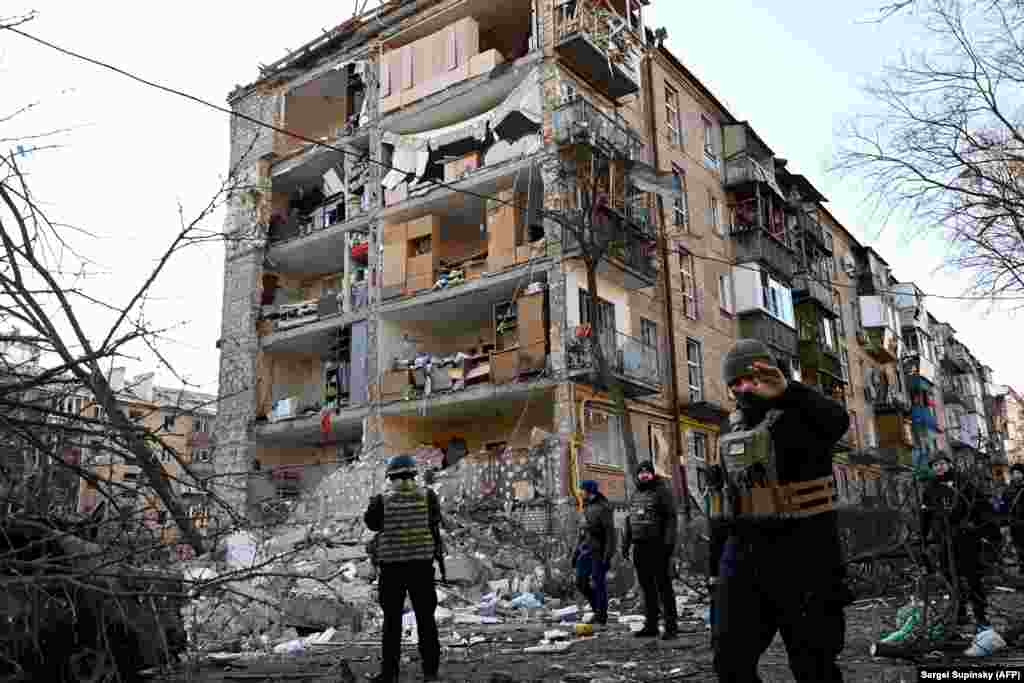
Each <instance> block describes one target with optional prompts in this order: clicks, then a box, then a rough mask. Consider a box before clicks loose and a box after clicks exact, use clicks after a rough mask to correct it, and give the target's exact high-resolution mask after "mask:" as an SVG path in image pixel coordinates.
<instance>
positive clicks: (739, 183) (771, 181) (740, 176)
mask: <svg viewBox="0 0 1024 683" xmlns="http://www.w3.org/2000/svg"><path fill="white" fill-rule="evenodd" d="M755 183H764V184H765V185H767V186H768V187H770V188H771V189H772V190H774V191H775V193H776V194H778V196H779V197H782V196H784V195H783V194H782V189H781V188H780V187H779V185H778V183H777V182H776V180H775V169H774V167H772V168H769V167H768V166H767V165H765V164H762V163H761V162H759V161H757V160H755V159H754V158H753V157H751V156H749V155H747V154H740V155H739V156H735V157H732V158H731V159H727V160H726V162H725V187H726V188H728V189H737V188H741V187H743V186H746V185H752V184H755Z"/></svg>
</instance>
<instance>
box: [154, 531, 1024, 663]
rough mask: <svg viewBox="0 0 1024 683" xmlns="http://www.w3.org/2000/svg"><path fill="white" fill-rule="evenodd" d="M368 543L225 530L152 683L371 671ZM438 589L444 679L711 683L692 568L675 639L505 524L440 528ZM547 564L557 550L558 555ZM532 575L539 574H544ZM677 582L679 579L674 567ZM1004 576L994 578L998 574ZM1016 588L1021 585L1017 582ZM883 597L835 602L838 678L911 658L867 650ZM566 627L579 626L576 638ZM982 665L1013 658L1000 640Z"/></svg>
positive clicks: (633, 605)
mask: <svg viewBox="0 0 1024 683" xmlns="http://www.w3.org/2000/svg"><path fill="white" fill-rule="evenodd" d="M367 538H368V536H367V535H366V533H365V530H364V529H362V528H361V525H360V524H358V523H353V524H351V525H348V526H345V525H337V524H336V525H332V526H329V527H321V526H318V525H313V526H309V527H295V528H292V529H290V530H285V531H279V532H277V533H275V534H273V535H271V536H269V537H267V538H262V539H257V538H255V537H246V536H245V535H239V537H238V538H236V539H235V540H234V542H233V543H228V544H227V545H228V550H227V552H226V554H225V556H223V557H218V558H216V559H214V558H200V559H199V560H197V561H195V562H193V563H191V564H189V565H188V566H187V567H186V580H187V581H189V583H190V585H191V586H193V589H192V590H193V592H192V599H191V601H190V603H189V604H188V605H187V606H186V607H185V608H184V610H183V614H182V616H183V619H184V622H185V629H186V630H187V632H188V633H189V654H188V655H187V656H185V657H183V661H182V662H181V663H179V665H178V666H176V667H175V669H174V670H173V671H164V672H149V675H150V678H153V679H156V680H162V681H176V682H177V681H239V680H245V681H341V682H343V683H353V682H354V681H363V680H366V678H367V677H368V676H370V675H372V674H374V673H376V672H377V671H378V670H379V667H380V663H379V659H378V657H379V652H380V626H381V613H380V609H379V607H378V605H377V601H376V584H375V581H374V572H373V568H372V566H371V565H370V563H369V561H368V559H367V557H366V552H365V547H364V544H365V542H366V540H367ZM447 539H448V541H449V546H448V548H449V553H448V557H447V569H448V579H449V580H450V583H448V584H445V585H444V586H438V609H437V612H436V618H437V621H438V625H439V629H440V633H441V641H442V649H443V653H442V679H443V680H447V681H457V682H460V683H461V682H465V683H469V682H494V683H497V682H502V681H551V682H556V681H557V682H562V683H585V682H591V683H612V682H627V681H629V682H639V681H652V682H653V681H711V680H714V675H713V673H712V665H711V652H710V640H709V635H708V631H707V628H706V626H705V612H706V608H707V602H708V601H707V596H706V594H705V593H704V592H703V589H702V588H701V586H700V583H701V581H700V579H699V577H694V579H693V581H685V580H680V581H677V596H678V600H677V603H678V607H679V613H680V617H681V621H680V627H681V631H682V633H681V635H680V637H679V638H678V639H676V640H674V641H667V642H663V641H660V640H647V639H644V640H640V639H637V638H635V637H633V635H632V631H633V630H636V629H639V628H640V626H641V623H642V621H643V619H642V616H641V614H642V609H641V604H640V600H639V598H638V596H637V595H636V594H635V592H634V590H635V586H634V583H635V580H634V577H633V574H632V571H631V568H630V566H629V565H628V564H624V563H622V561H621V560H618V559H617V560H616V563H615V564H614V565H613V568H612V572H611V573H610V574H609V588H610V593H611V595H613V596H614V597H613V599H612V603H611V609H610V614H609V616H610V623H609V625H608V626H605V627H592V633H591V632H590V629H589V628H588V627H586V626H584V627H582V628H580V629H577V625H578V624H587V623H588V622H589V619H590V618H591V617H592V614H590V613H589V612H588V611H587V609H586V608H585V605H584V604H583V602H582V601H580V600H579V599H578V596H577V595H576V594H575V593H574V591H573V589H572V577H571V571H570V568H569V566H568V558H567V553H566V552H565V549H564V548H552V547H550V546H548V545H544V544H543V543H538V542H537V540H536V539H532V540H531V539H530V538H529V537H527V536H524V535H523V534H522V533H521V532H520V531H517V530H516V529H515V528H513V527H512V526H509V525H508V524H506V523H504V522H502V523H498V522H496V521H495V520H494V518H493V517H491V518H489V519H488V520H487V521H473V520H472V519H471V518H469V517H461V518H459V519H455V520H453V521H452V523H451V525H450V527H449V528H448V529H447ZM558 558H562V559H558ZM545 569H546V570H545ZM683 578H685V575H683ZM1000 580H1004V581H1005V580H1008V579H1005V578H1004V579H1000ZM1021 585H1024V582H1021ZM890 588H891V589H892V595H893V597H891V598H880V599H872V600H861V601H858V602H856V603H854V604H853V605H851V606H850V607H849V608H848V610H847V623H848V630H847V638H846V649H845V651H844V652H843V655H842V657H841V661H840V664H841V666H842V668H843V670H844V672H845V674H846V676H845V679H846V681H848V682H864V683H867V682H868V681H871V682H872V683H875V682H879V681H881V682H887V681H893V682H895V681H915V680H917V677H916V670H915V667H914V665H913V664H910V663H908V662H903V661H899V660H892V659H881V658H874V657H872V656H871V655H870V654H869V648H870V646H871V644H872V643H874V642H877V640H878V639H879V638H880V637H881V636H883V635H885V634H887V633H890V632H892V631H893V630H895V628H896V626H897V625H896V623H895V621H896V620H895V616H896V612H897V610H898V609H899V608H900V607H901V606H902V605H903V604H904V603H905V602H906V601H907V597H906V596H907V595H909V587H907V586H902V587H901V586H890ZM990 592H991V596H992V609H991V616H992V620H993V625H994V626H995V628H996V629H997V630H998V631H1004V632H1005V629H1006V628H1007V627H1008V626H1009V625H1011V624H1021V623H1024V590H1022V589H1021V586H1017V587H1016V589H1015V588H1010V587H1007V586H998V585H992V586H990ZM404 622H405V623H404V626H405V632H404V636H403V652H404V654H403V664H402V669H403V674H402V676H403V677H402V679H401V680H402V681H418V680H420V679H421V676H420V667H419V654H418V652H417V648H416V629H415V622H414V617H413V615H412V614H411V612H409V613H407V614H406V615H405V617H404ZM577 631H579V633H578V632H577ZM967 644H968V642H967V641H966V640H964V642H963V643H962V644H960V645H959V647H951V648H949V649H948V650H947V651H946V652H945V653H933V654H931V655H929V656H928V657H927V658H926V663H930V664H942V663H946V664H952V663H959V662H968V661H971V662H973V663H980V662H981V661H982V660H967V658H965V657H963V656H962V654H961V653H962V651H963V649H964V648H965V647H966V646H967ZM983 663H985V664H991V665H998V664H1000V663H1002V664H1013V665H1024V651H1022V648H1020V647H1017V646H1015V645H1014V644H1011V645H1010V647H1007V648H1006V649H1004V650H1001V651H999V652H997V653H995V654H994V655H993V656H991V657H988V658H986V659H984V660H983ZM761 675H762V679H763V680H764V681H791V680H792V677H791V676H790V674H789V670H788V666H787V661H786V654H785V650H784V648H783V646H782V643H781V640H779V639H776V641H775V642H774V643H773V644H772V646H771V648H770V649H769V651H768V652H767V653H766V655H765V656H764V658H763V659H762V661H761Z"/></svg>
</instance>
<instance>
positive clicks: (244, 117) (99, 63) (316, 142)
mask: <svg viewBox="0 0 1024 683" xmlns="http://www.w3.org/2000/svg"><path fill="white" fill-rule="evenodd" d="M0 28H3V29H6V30H8V31H11V32H13V33H16V34H18V35H20V36H22V37H24V38H28V39H29V40H32V41H34V42H36V43H39V44H40V45H43V46H45V47H48V48H50V49H52V50H56V51H57V52H60V53H61V54H64V55H67V56H69V57H73V58H75V59H78V60H81V61H84V62H88V63H89V64H93V65H94V66H98V67H100V68H103V69H107V70H110V71H113V72H115V73H117V74H119V75H121V76H123V77H125V78H129V79H131V80H133V81H136V82H138V83H142V84H143V85H146V86H149V87H151V88H156V89H157V90H161V91H163V92H166V93H169V94H171V95H177V96H178V97H183V98H185V99H187V100H191V101H193V102H195V103H197V104H200V105H203V106H205V107H208V108H210V109H213V110H215V111H218V112H220V113H223V114H227V115H229V116H234V117H237V118H239V119H242V120H244V121H247V122H249V123H252V124H253V125H256V126H259V127H261V128H266V129H268V130H272V131H274V132H277V133H281V134H282V135H288V136H290V137H293V138H296V139H298V140H302V141H303V142H308V143H310V144H313V145H317V146H319V147H324V148H326V149H329V150H331V151H334V152H338V153H339V154H342V155H345V156H351V157H355V158H358V159H360V160H365V161H367V162H369V163H371V164H373V165H375V166H378V167H380V168H382V169H385V170H388V171H399V172H400V173H405V174H411V173H413V171H409V170H406V169H401V168H396V167H395V166H393V165H390V164H385V163H384V162H382V161H378V160H376V159H372V158H371V157H370V156H369V155H368V154H356V153H354V152H349V151H347V150H345V149H342V148H340V147H335V146H334V145H331V144H328V143H326V142H323V141H322V140H314V139H313V138H309V137H306V136H304V135H301V134H299V133H296V132H294V131H290V130H287V129H285V128H281V127H279V126H275V125H273V124H270V123H266V122H265V121H260V120H259V119H256V118H253V117H251V116H248V115H246V114H242V113H240V112H236V111H232V110H231V109H228V108H226V107H222V106H220V105H217V104H214V103H212V102H210V101H208V100H205V99H203V98H201V97H198V96H196V95H192V94H190V93H187V92H184V91H182V90H178V89H176V88H172V87H170V86H166V85H163V84H160V83H157V82H155V81H152V80H149V79H146V78H143V77H141V76H138V75H136V74H133V73H131V72H129V71H126V70H125V69H122V68H120V67H117V66H114V65H112V64H108V63H106V62H104V61H102V60H99V59H96V58H93V57H89V56H87V55H83V54H81V53H79V52H75V51H73V50H70V49H68V48H65V47H61V46H60V45H57V44H55V43H52V42H50V41H47V40H44V39H43V38H39V37H38V36H34V35H32V34H30V33H28V32H26V31H23V30H21V29H19V28H15V27H14V26H3V27H0ZM423 180H424V181H425V182H427V183H429V184H431V185H434V186H436V187H443V188H445V189H448V190H451V191H453V192H457V193H460V194H464V195H468V196H472V197H476V198H477V199H482V200H485V201H491V202H495V203H498V204H503V205H505V206H511V207H513V208H518V209H522V208H523V207H521V206H519V205H518V204H516V203H515V202H510V201H508V200H504V199H502V198H500V197H496V196H492V195H486V194H481V193H477V192H473V191H472V190H467V189H464V188H459V187H455V186H454V185H452V184H450V183H446V182H444V181H440V180H435V179H431V178H424V179H423ZM527 209H528V207H527ZM688 253H690V254H691V255H692V256H693V257H694V258H697V259H702V260H706V261H716V262H719V263H724V264H726V265H729V266H734V267H741V268H742V267H747V266H744V265H743V264H741V263H737V262H735V261H731V260H728V259H720V258H716V257H714V256H706V255H701V254H694V253H692V252H688ZM751 269H752V270H755V269H753V268H751ZM829 284H831V285H834V286H837V287H847V288H853V287H854V285H848V284H844V283H840V282H831V283H829ZM878 291H879V292H884V293H894V294H906V292H898V291H895V290H878ZM921 295H922V296H924V297H930V298H932V299H941V300H946V301H992V302H997V301H1024V296H1019V297H1017V296H1006V297H1004V296H965V295H961V296H952V295H946V294H932V293H930V292H921Z"/></svg>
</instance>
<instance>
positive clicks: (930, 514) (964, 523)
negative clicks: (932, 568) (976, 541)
mask: <svg viewBox="0 0 1024 683" xmlns="http://www.w3.org/2000/svg"><path fill="white" fill-rule="evenodd" d="M922 498H923V500H922V506H921V535H922V536H923V537H925V538H927V537H928V535H929V534H930V533H931V532H935V533H936V534H943V533H952V534H953V535H954V536H959V537H963V536H971V537H975V538H982V537H992V536H993V535H998V533H999V532H998V527H997V526H996V524H995V515H994V512H993V510H992V503H991V501H990V500H989V498H988V496H986V495H985V494H984V493H983V492H982V491H981V490H980V489H978V487H976V486H975V485H974V484H973V483H972V482H970V481H969V480H965V479H961V478H959V477H954V479H953V483H952V485H947V484H943V483H942V482H940V481H939V480H938V479H933V480H932V481H930V482H929V483H928V486H927V487H926V488H925V490H924V495H923V496H922ZM993 532H995V534H993Z"/></svg>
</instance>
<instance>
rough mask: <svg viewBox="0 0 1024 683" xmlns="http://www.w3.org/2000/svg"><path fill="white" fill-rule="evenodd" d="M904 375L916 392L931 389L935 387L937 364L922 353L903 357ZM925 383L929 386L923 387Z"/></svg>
mask: <svg viewBox="0 0 1024 683" xmlns="http://www.w3.org/2000/svg"><path fill="white" fill-rule="evenodd" d="M903 373H904V375H906V377H907V379H908V381H909V382H910V383H911V387H912V390H915V391H921V390H927V389H930V388H931V387H932V386H934V385H935V382H936V377H937V375H936V371H935V363H933V362H931V361H930V360H928V359H927V358H925V357H924V356H922V355H921V354H920V353H910V354H908V355H905V356H904V357H903ZM925 382H926V383H927V386H924V385H923V383H925Z"/></svg>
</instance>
